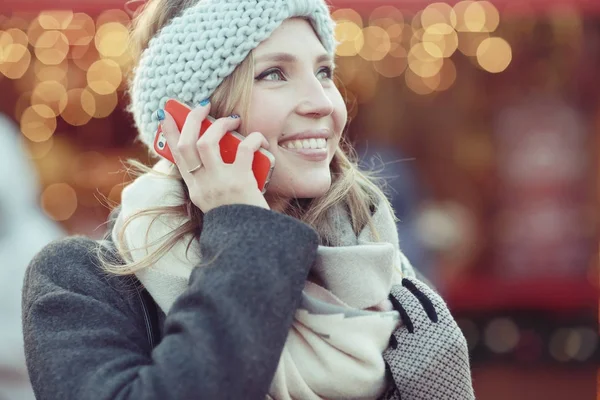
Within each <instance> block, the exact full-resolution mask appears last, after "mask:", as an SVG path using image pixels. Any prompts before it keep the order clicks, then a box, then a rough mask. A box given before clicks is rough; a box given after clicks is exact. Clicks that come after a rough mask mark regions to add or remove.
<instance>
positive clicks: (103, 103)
mask: <svg viewBox="0 0 600 400" xmlns="http://www.w3.org/2000/svg"><path fill="white" fill-rule="evenodd" d="M88 91H89V93H91V94H92V95H93V96H94V104H95V105H96V107H95V108H96V109H95V111H94V114H93V117H94V118H106V117H108V116H109V115H110V114H112V112H113V111H114V110H115V108H116V107H117V103H118V101H119V99H118V96H117V92H110V93H108V94H98V93H96V92H95V91H93V90H88Z"/></svg>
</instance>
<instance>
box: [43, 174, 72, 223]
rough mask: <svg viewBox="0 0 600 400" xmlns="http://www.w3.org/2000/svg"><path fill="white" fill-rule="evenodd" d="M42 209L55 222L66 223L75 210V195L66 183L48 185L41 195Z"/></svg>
mask: <svg viewBox="0 0 600 400" xmlns="http://www.w3.org/2000/svg"><path fill="white" fill-rule="evenodd" d="M41 203H42V208H43V210H44V212H45V213H46V214H47V215H48V216H49V217H50V218H52V219H53V220H55V221H66V220H68V219H69V218H71V217H72V216H73V214H74V213H75V211H76V210H77V193H76V192H75V189H73V188H72V187H71V186H70V185H68V184H66V183H54V184H52V185H49V186H48V187H47V188H46V189H45V190H44V192H43V193H42V198H41Z"/></svg>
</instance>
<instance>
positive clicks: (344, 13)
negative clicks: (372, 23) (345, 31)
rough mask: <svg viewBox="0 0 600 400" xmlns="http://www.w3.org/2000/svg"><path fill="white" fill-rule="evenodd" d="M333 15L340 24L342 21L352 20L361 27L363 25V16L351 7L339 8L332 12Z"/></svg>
mask: <svg viewBox="0 0 600 400" xmlns="http://www.w3.org/2000/svg"><path fill="white" fill-rule="evenodd" d="M331 17H332V18H333V19H334V20H335V21H336V22H337V23H338V24H339V23H342V22H352V23H354V25H356V26H358V27H359V28H362V27H363V20H362V17H361V16H360V14H359V13H358V12H356V11H355V10H353V9H351V8H339V9H337V10H335V11H334V12H332V13H331Z"/></svg>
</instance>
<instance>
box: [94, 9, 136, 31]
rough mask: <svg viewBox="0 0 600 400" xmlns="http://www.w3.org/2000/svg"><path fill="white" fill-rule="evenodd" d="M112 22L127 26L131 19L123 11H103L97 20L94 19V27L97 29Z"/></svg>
mask: <svg viewBox="0 0 600 400" xmlns="http://www.w3.org/2000/svg"><path fill="white" fill-rule="evenodd" d="M113 22H117V23H119V24H121V25H129V23H130V22H131V18H129V15H127V13H126V12H125V11H123V10H118V9H110V10H106V11H103V12H102V13H101V14H100V15H99V16H98V18H96V27H98V29H99V28H100V27H101V26H102V25H104V24H110V23H113Z"/></svg>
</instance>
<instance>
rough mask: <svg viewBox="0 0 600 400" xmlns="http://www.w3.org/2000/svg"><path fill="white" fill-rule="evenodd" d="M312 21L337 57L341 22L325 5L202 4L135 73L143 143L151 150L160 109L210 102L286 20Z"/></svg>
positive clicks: (291, 0) (273, 0) (153, 44)
mask: <svg viewBox="0 0 600 400" xmlns="http://www.w3.org/2000/svg"><path fill="white" fill-rule="evenodd" d="M293 17H306V18H308V19H309V20H310V21H311V23H312V25H313V27H314V29H315V31H316V33H317V35H318V36H319V39H320V40H321V43H322V44H323V46H324V47H325V50H326V51H327V52H328V53H329V54H330V55H331V56H332V57H333V56H334V53H335V46H336V42H335V39H334V27H335V23H334V21H333V20H332V19H331V15H330V13H329V8H328V7H327V4H325V2H324V0H199V1H198V3H196V4H195V5H193V6H191V7H189V8H187V9H185V10H184V11H183V12H182V13H181V14H180V15H178V16H177V17H175V18H173V19H172V20H171V21H170V22H169V23H168V24H167V25H165V26H164V27H163V28H162V29H161V30H160V31H159V32H158V33H157V34H156V35H155V36H154V37H153V38H152V39H151V40H150V42H149V44H148V48H147V49H146V50H144V52H143V53H142V56H141V57H140V62H139V64H138V66H137V67H136V69H135V71H134V78H133V82H132V86H131V88H130V95H131V105H130V110H131V111H132V113H133V117H134V120H135V124H136V125H137V128H138V131H139V138H140V140H141V141H142V142H143V143H145V144H146V145H147V146H148V147H149V148H150V149H152V144H153V141H154V135H155V133H156V129H157V124H158V121H157V119H156V110H158V109H159V108H161V107H164V105H165V103H166V101H167V100H168V99H169V98H175V99H178V100H180V101H183V102H185V103H188V104H190V105H195V104H198V103H199V102H200V101H202V100H204V99H206V98H209V97H210V96H211V95H212V94H213V92H214V91H215V89H217V87H218V86H219V85H220V84H221V82H223V80H224V79H225V78H226V77H227V76H228V75H229V74H231V73H232V72H233V70H234V69H235V68H236V67H237V66H238V65H239V64H241V63H242V61H243V60H244V59H245V58H246V57H247V56H248V54H249V53H250V51H252V50H253V49H254V48H256V47H257V46H258V45H259V44H260V43H261V42H262V41H264V40H265V39H267V38H268V37H269V36H270V35H271V34H272V33H273V31H274V30H275V29H277V28H278V27H279V26H280V25H281V23H282V22H283V21H285V20H286V19H288V18H293Z"/></svg>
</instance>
